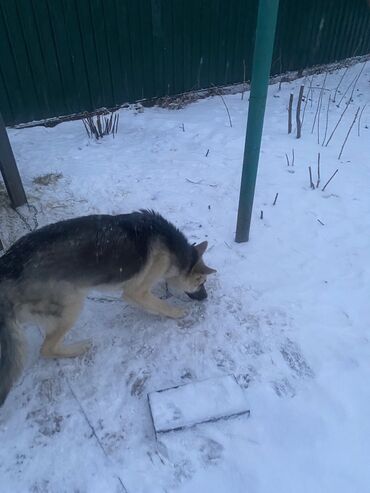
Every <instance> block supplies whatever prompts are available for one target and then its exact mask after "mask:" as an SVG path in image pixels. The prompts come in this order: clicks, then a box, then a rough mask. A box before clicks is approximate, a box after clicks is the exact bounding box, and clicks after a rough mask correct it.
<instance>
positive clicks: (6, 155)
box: [0, 113, 27, 208]
mask: <svg viewBox="0 0 370 493" xmlns="http://www.w3.org/2000/svg"><path fill="white" fill-rule="evenodd" d="M0 173H1V174H2V175H3V179H4V183H5V187H6V189H7V191H8V195H9V197H10V202H11V204H12V206H13V207H14V208H15V207H19V206H21V205H23V204H26V203H27V197H26V194H25V192H24V188H23V185H22V180H21V177H20V176H19V171H18V168H17V163H16V162H15V159H14V154H13V151H12V148H11V146H10V142H9V137H8V134H7V132H6V128H5V124H4V120H3V118H2V116H1V113H0Z"/></svg>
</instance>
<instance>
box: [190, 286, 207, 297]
mask: <svg viewBox="0 0 370 493" xmlns="http://www.w3.org/2000/svg"><path fill="white" fill-rule="evenodd" d="M186 294H187V295H188V296H189V298H191V299H192V300H198V301H202V300H205V299H206V298H207V291H206V288H205V287H204V284H202V285H201V287H200V288H199V289H198V291H195V292H194V293H186Z"/></svg>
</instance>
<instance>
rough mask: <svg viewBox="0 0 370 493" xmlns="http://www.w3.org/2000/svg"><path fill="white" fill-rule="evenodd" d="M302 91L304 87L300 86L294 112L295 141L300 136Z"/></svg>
mask: <svg viewBox="0 0 370 493" xmlns="http://www.w3.org/2000/svg"><path fill="white" fill-rule="evenodd" d="M303 90H304V86H301V87H300V89H299V96H298V103H297V111H296V122H297V139H300V138H301V135H302V122H301V105H302V98H303Z"/></svg>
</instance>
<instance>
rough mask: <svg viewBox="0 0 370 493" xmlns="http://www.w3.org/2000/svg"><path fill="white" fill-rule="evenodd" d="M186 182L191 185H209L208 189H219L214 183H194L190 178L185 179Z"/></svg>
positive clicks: (200, 181)
mask: <svg viewBox="0 0 370 493" xmlns="http://www.w3.org/2000/svg"><path fill="white" fill-rule="evenodd" d="M185 180H186V181H187V182H189V183H192V184H193V185H207V187H212V188H215V187H217V185H216V184H213V183H203V180H199V181H193V180H190V179H189V178H185Z"/></svg>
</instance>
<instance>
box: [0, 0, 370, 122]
mask: <svg viewBox="0 0 370 493" xmlns="http://www.w3.org/2000/svg"><path fill="white" fill-rule="evenodd" d="M257 5H258V0H0V111H1V113H2V114H3V116H4V119H5V121H6V123H7V124H14V123H20V122H26V121H31V120H35V119H42V118H48V117H52V116H58V115H67V114H72V113H76V112H81V111H92V110H94V109H97V108H100V107H103V106H105V107H113V106H115V105H118V104H122V103H124V102H127V101H129V102H132V101H135V100H138V99H142V98H152V97H156V96H165V95H173V94H178V93H181V92H185V91H189V90H192V89H198V88H207V87H210V86H212V85H213V84H215V85H227V84H231V83H235V82H241V81H243V77H244V71H245V77H246V80H248V79H249V78H250V70H251V57H252V49H253V38H254V31H255V23H256V13H257ZM368 52H370V9H369V8H368V4H367V2H366V0H281V1H280V12H279V20H278V27H277V36H276V43H275V53H274V57H273V60H274V61H273V73H282V72H285V71H287V70H296V69H300V68H305V67H308V66H312V65H315V64H322V63H327V62H331V61H335V60H340V59H343V58H346V57H349V56H353V55H360V54H364V53H368Z"/></svg>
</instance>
